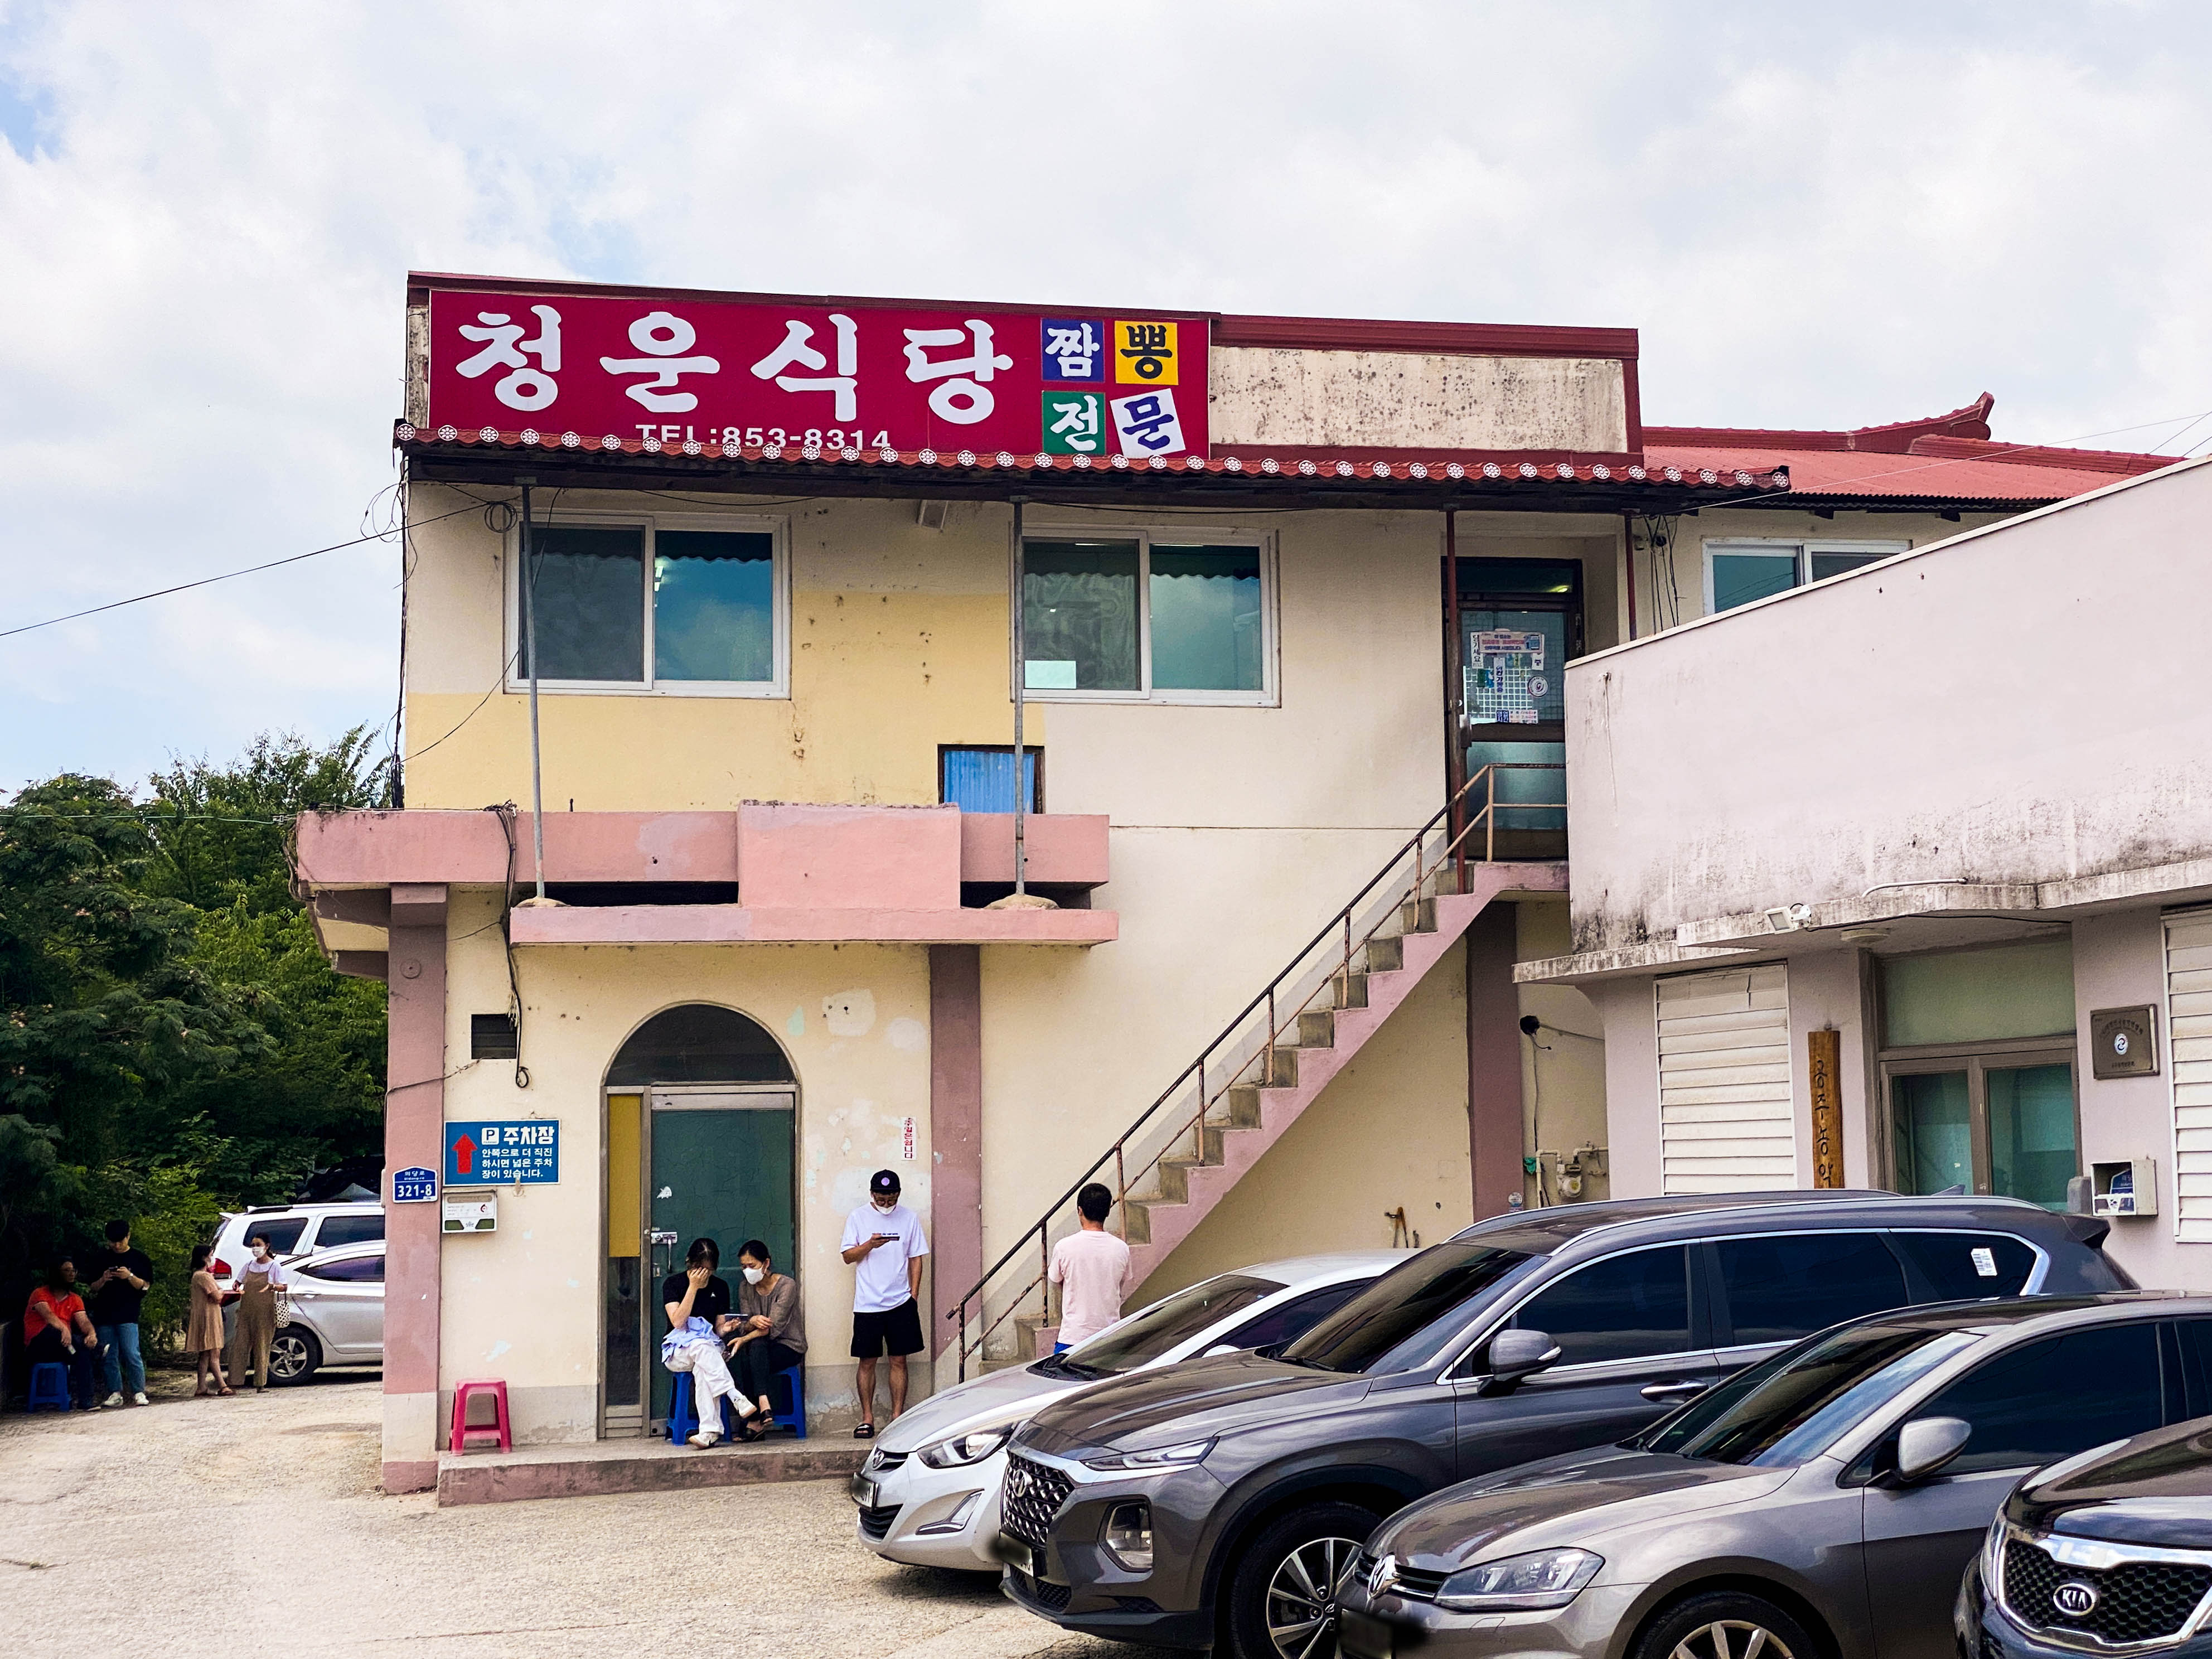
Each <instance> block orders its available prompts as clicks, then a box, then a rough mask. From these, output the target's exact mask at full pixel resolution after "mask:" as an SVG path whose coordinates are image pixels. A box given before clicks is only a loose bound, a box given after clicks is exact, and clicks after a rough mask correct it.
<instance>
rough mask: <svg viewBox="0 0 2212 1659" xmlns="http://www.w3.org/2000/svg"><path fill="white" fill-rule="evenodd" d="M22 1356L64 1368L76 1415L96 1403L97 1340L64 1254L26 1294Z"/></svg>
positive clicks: (35, 1362)
mask: <svg viewBox="0 0 2212 1659" xmlns="http://www.w3.org/2000/svg"><path fill="white" fill-rule="evenodd" d="M23 1347H24V1351H25V1358H26V1360H27V1363H28V1364H33V1365H66V1366H68V1367H69V1378H70V1399H71V1400H72V1401H75V1402H76V1408H77V1409H78V1410H79V1411H86V1412H88V1411H94V1410H96V1409H97V1408H98V1407H99V1403H100V1377H99V1364H100V1337H99V1334H97V1333H96V1332H95V1331H94V1329H93V1326H92V1320H91V1317H90V1316H88V1314H87V1313H86V1312H85V1310H84V1298H83V1297H81V1296H79V1295H78V1294H77V1291H76V1263H75V1262H74V1261H70V1259H69V1257H67V1256H63V1257H61V1258H60V1259H59V1260H58V1261H55V1263H54V1265H53V1268H52V1271H51V1272H50V1273H48V1274H47V1275H46V1283H45V1284H43V1285H40V1286H39V1288H38V1289H36V1290H35V1291H32V1292H31V1299H30V1301H29V1302H28V1303H27V1304H26V1305H25V1306H24V1309H23Z"/></svg>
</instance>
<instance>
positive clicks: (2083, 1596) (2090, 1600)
mask: <svg viewBox="0 0 2212 1659" xmlns="http://www.w3.org/2000/svg"><path fill="white" fill-rule="evenodd" d="M2051 1606H2052V1607H2056V1608H2057V1609H2058V1611H2059V1612H2061V1613H2064V1614H2065V1615H2066V1616H2067V1617H2068V1618H2069V1619H2087V1617H2088V1616H2089V1615H2090V1614H2091V1613H2094V1612H2095V1611H2096V1610H2097V1587H2096V1586H2095V1585H2094V1584H2085V1583H2082V1582H2081V1580H2080V1579H2079V1578H2069V1579H2068V1580H2067V1581H2066V1582H2065V1583H2063V1584H2061V1585H2059V1586H2058V1587H2057V1589H2054V1590H2052V1591H2051Z"/></svg>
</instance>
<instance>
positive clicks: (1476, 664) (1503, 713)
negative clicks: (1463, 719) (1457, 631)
mask: <svg viewBox="0 0 2212 1659" xmlns="http://www.w3.org/2000/svg"><path fill="white" fill-rule="evenodd" d="M1468 644H1469V646H1470V647H1471V649H1470V650H1469V652H1468V663H1467V666H1466V677H1467V686H1466V693H1465V696H1466V702H1467V718H1468V721H1469V723H1470V724H1473V725H1479V726H1480V725H1504V726H1534V725H1535V724H1536V706H1537V704H1538V703H1540V702H1542V701H1543V698H1544V695H1545V694H1546V693H1547V691H1549V690H1551V682H1550V680H1549V679H1547V678H1546V677H1545V666H1544V636H1543V635H1541V634H1539V633H1535V632H1533V631H1524V630H1523V629H1518V628H1489V629H1483V630H1482V631H1480V633H1477V634H1475V635H1474V636H1473V637H1472V638H1471V639H1470V640H1469V641H1468Z"/></svg>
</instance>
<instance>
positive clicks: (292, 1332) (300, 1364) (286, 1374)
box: [269, 1325, 1741, 1659]
mask: <svg viewBox="0 0 2212 1659" xmlns="http://www.w3.org/2000/svg"><path fill="white" fill-rule="evenodd" d="M322 1363H323V1345H322V1344H321V1343H319V1342H318V1341H316V1340H315V1334H314V1333H313V1331H307V1330H302V1329H301V1328H300V1327H299V1326H297V1325H287V1326H286V1327H285V1328H283V1330H281V1331H279V1332H277V1333H276V1335H275V1336H274V1337H273V1338H271V1339H270V1343H269V1380H270V1382H271V1383H275V1384H276V1386H277V1387H279V1388H283V1389H289V1388H290V1387H292V1386H293V1384H295V1383H304V1382H306V1381H307V1379H308V1378H309V1377H311V1376H313V1375H314V1374H315V1367H316V1366H318V1365H319V1364H322ZM1737 1659H1741V1656H1740V1655H1739V1656H1737Z"/></svg>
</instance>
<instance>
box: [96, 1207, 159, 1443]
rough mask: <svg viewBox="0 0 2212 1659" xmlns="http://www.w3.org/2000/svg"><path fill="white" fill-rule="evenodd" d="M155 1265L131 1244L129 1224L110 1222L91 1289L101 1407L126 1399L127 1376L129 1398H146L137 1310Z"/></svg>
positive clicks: (137, 1400) (141, 1400)
mask: <svg viewBox="0 0 2212 1659" xmlns="http://www.w3.org/2000/svg"><path fill="white" fill-rule="evenodd" d="M153 1280H154V1264H153V1262H152V1261H151V1260H149V1258H148V1256H147V1255H146V1254H145V1252H144V1251H143V1250H134V1249H131V1224H130V1223H129V1222H127V1221H111V1222H109V1223H108V1224H107V1255H106V1258H105V1259H104V1260H103V1261H101V1262H100V1273H99V1276H98V1277H97V1278H95V1279H94V1280H93V1281H92V1284H91V1285H90V1286H89V1289H90V1290H91V1291H92V1295H91V1297H89V1298H88V1300H89V1301H90V1303H91V1306H90V1308H89V1309H88V1312H89V1313H90V1314H91V1315H92V1323H93V1328H94V1330H96V1331H98V1332H99V1333H100V1355H101V1358H102V1359H103V1360H104V1362H105V1363H106V1368H107V1398H106V1399H105V1400H103V1401H100V1404H101V1405H103V1406H119V1405H121V1404H122V1403H123V1389H124V1383H125V1378H126V1376H127V1378H128V1380H129V1383H130V1387H131V1404H132V1405H134V1406H143V1405H144V1404H145V1403H146V1362H145V1361H144V1360H143V1359H142V1358H140V1357H139V1353H138V1310H140V1308H142V1307H143V1306H144V1304H145V1301H146V1287H147V1286H148V1285H150V1284H151V1283H153Z"/></svg>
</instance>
